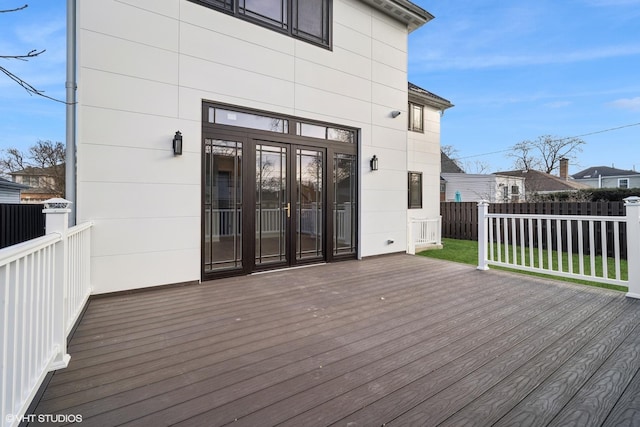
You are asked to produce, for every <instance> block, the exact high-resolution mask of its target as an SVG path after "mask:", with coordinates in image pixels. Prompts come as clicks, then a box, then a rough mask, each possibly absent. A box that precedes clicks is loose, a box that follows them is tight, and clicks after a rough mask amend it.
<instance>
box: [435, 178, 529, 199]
mask: <svg viewBox="0 0 640 427" xmlns="http://www.w3.org/2000/svg"><path fill="white" fill-rule="evenodd" d="M442 177H443V178H444V179H445V180H446V181H447V187H446V196H445V201H448V202H451V201H454V200H455V197H456V192H457V191H459V192H460V196H461V197H462V200H461V201H463V202H478V201H480V200H488V201H489V202H491V203H501V202H504V201H505V200H504V193H503V188H504V187H505V186H506V187H508V188H509V194H511V186H514V185H517V186H518V188H519V191H520V194H519V198H520V200H524V198H525V185H526V181H525V179H524V178H517V177H509V176H502V175H484V174H465V173H443V174H442ZM509 201H512V199H511V198H510V199H509Z"/></svg>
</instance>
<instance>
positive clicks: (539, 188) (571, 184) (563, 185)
mask: <svg viewBox="0 0 640 427" xmlns="http://www.w3.org/2000/svg"><path fill="white" fill-rule="evenodd" d="M496 174H498V175H507V176H513V177H521V178H524V180H525V182H524V183H525V185H526V186H527V194H528V195H529V196H534V195H535V194H551V193H565V192H567V191H574V192H575V191H578V190H587V189H589V188H591V187H589V186H588V185H585V184H584V183H580V182H576V181H575V180H573V179H569V178H567V177H562V176H555V175H551V174H548V173H544V172H541V171H536V170H525V171H523V170H515V171H501V172H496Z"/></svg>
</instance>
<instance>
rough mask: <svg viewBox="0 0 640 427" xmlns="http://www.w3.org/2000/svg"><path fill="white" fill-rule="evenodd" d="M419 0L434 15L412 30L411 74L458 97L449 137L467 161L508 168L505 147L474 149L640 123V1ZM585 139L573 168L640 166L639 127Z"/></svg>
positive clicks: (445, 132)
mask: <svg viewBox="0 0 640 427" xmlns="http://www.w3.org/2000/svg"><path fill="white" fill-rule="evenodd" d="M416 3H417V4H419V5H420V6H422V7H423V8H425V9H427V10H428V11H429V12H431V13H432V14H433V15H435V17H436V18H435V19H434V20H432V21H431V22H429V23H428V24H426V25H425V26H423V27H422V28H420V29H418V30H417V31H415V32H414V33H412V34H411V36H410V39H409V80H411V81H412V82H413V83H415V84H417V85H419V86H422V87H424V88H425V89H427V90H430V91H432V92H434V93H436V94H438V95H440V96H443V97H445V98H447V99H449V100H451V102H452V103H453V104H455V107H454V108H451V109H449V110H447V111H446V112H445V114H444V116H443V118H442V130H441V131H442V134H441V135H442V136H441V142H442V144H443V145H453V146H454V147H455V148H456V149H457V150H458V154H459V155H460V157H461V158H462V161H463V162H470V163H473V162H474V161H476V160H478V161H481V162H485V163H488V164H489V165H490V166H491V171H496V170H505V169H510V168H511V167H512V160H511V159H509V158H507V157H505V155H504V153H495V154H489V155H482V156H477V157H475V156H476V155H481V154H485V153H492V152H495V151H501V150H508V149H509V147H511V146H513V145H514V144H516V143H518V142H520V141H523V140H533V139H536V138H537V137H538V136H541V135H547V134H549V135H555V136H558V137H571V136H578V135H584V134H587V133H591V132H597V131H601V130H605V129H611V128H617V127H620V126H627V125H631V124H640V25H638V22H640V0H563V1H557V0H509V1H504V0H482V1H478V0H476V1H471V0H429V1H425V0H418V1H416ZM582 139H583V140H584V141H585V142H586V145H585V146H584V150H583V152H582V153H579V157H578V158H577V159H576V162H574V163H572V164H571V165H570V169H569V173H576V172H578V171H580V170H582V169H585V168H587V167H589V166H596V165H607V166H611V165H612V164H614V165H615V167H617V168H621V169H632V168H634V167H635V168H636V170H640V126H638V125H636V126H629V127H626V128H623V129H620V130H616V131H610V132H604V133H599V134H594V135H589V136H584V137H582ZM472 156H474V157H472ZM470 166H471V167H473V166H474V165H473V164H471V165H470Z"/></svg>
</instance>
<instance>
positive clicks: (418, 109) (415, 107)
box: [409, 102, 424, 132]
mask: <svg viewBox="0 0 640 427" xmlns="http://www.w3.org/2000/svg"><path fill="white" fill-rule="evenodd" d="M409 130H411V131H414V132H424V107H423V106H422V105H420V104H414V103H413V102H410V103H409Z"/></svg>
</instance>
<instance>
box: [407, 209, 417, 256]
mask: <svg viewBox="0 0 640 427" xmlns="http://www.w3.org/2000/svg"><path fill="white" fill-rule="evenodd" d="M408 226H409V228H408V229H407V244H408V246H409V247H408V248H407V253H408V254H409V255H415V254H416V243H415V238H414V237H413V218H411V219H409V224H408Z"/></svg>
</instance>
